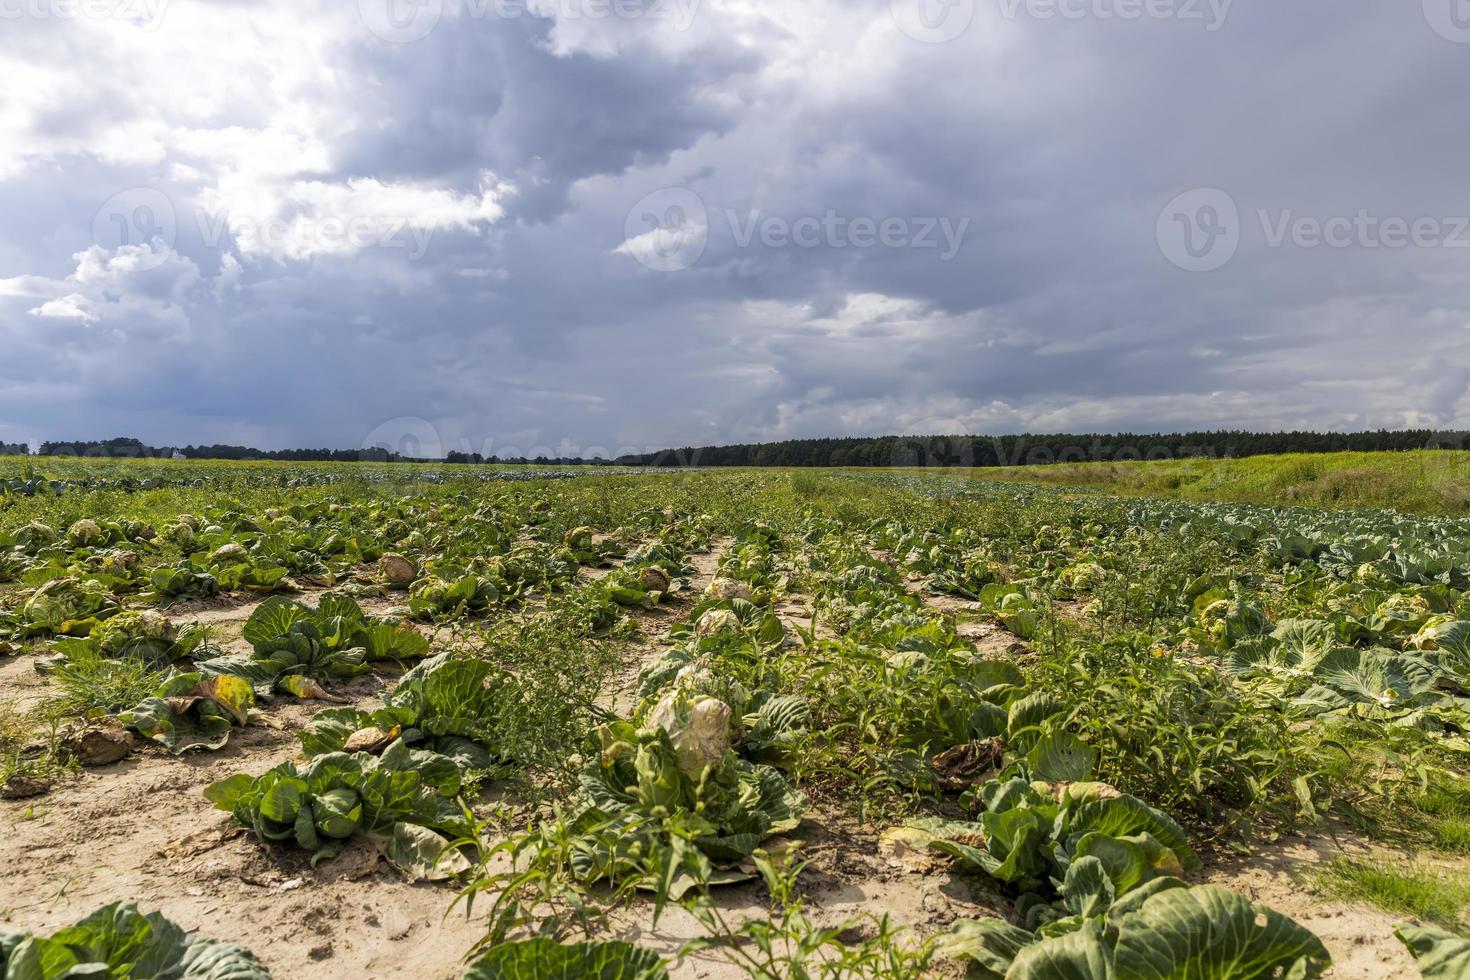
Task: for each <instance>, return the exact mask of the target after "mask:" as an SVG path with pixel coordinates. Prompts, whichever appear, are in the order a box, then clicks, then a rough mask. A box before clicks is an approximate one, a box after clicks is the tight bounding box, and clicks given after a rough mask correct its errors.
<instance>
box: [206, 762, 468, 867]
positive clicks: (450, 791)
mask: <svg viewBox="0 0 1470 980" xmlns="http://www.w3.org/2000/svg"><path fill="white" fill-rule="evenodd" d="M459 786H460V776H459V769H458V767H457V766H456V765H455V764H454V762H453V761H452V760H450V759H447V758H445V757H444V756H439V755H435V754H434V753H431V752H425V751H421V750H414V749H410V748H409V747H408V746H407V745H406V744H404V743H403V742H401V741H399V742H396V743H394V744H393V745H392V746H390V747H389V748H388V749H386V750H385V751H384V752H383V754H382V755H381V756H372V755H369V754H368V753H365V752H358V753H352V754H349V753H345V752H333V753H328V754H326V755H320V756H317V757H316V758H315V759H313V760H311V762H309V763H307V764H306V765H305V766H302V767H300V768H298V767H297V766H296V764H294V763H290V762H287V763H283V764H282V765H280V766H277V767H276V768H274V769H272V770H271V771H270V772H267V773H265V774H264V775H262V776H259V777H254V776H249V775H245V774H240V775H236V776H231V777H230V778H228V779H224V780H221V781H219V782H217V783H213V784H211V785H210V786H209V787H208V788H207V789H206V790H205V793H204V795H205V798H206V799H208V800H209V801H210V802H212V803H213V804H214V805H215V806H216V807H218V808H219V809H221V810H226V811H228V812H230V813H232V814H233V815H234V817H235V820H236V821H237V822H238V823H239V824H240V825H241V826H243V827H246V828H249V829H250V830H253V831H254V832H255V834H256V835H257V836H258V837H260V839H261V840H264V841H269V842H278V841H293V842H294V843H295V844H296V845H297V846H298V847H300V848H302V849H304V850H306V851H309V852H311V855H312V862H313V863H316V862H317V861H321V860H324V859H326V858H329V857H333V856H335V855H336V854H337V853H339V852H340V850H341V848H342V842H343V841H345V840H347V839H348V838H351V837H357V838H361V839H364V840H367V841H369V842H371V843H372V844H374V845H376V846H377V847H378V848H379V849H380V850H381V852H382V853H383V855H384V856H385V857H386V858H387V859H388V861H389V862H390V863H391V864H392V865H393V866H394V867H396V868H398V869H399V870H400V871H402V872H403V873H404V874H406V875H408V876H409V877H411V878H415V879H424V878H442V877H445V876H448V875H452V874H456V873H458V872H460V871H462V870H464V868H465V867H466V866H467V862H466V861H465V859H464V857H463V856H462V855H460V854H459V853H458V852H457V851H455V850H453V849H451V848H450V846H449V841H450V840H452V839H454V838H456V837H460V836H463V835H464V834H466V833H469V832H470V825H469V823H468V822H467V820H466V818H465V814H464V812H463V810H462V808H461V807H460V806H459V805H458V804H457V803H456V802H455V801H454V797H455V796H456V794H457V793H458V792H459ZM441 833H442V834H446V835H448V837H445V836H441Z"/></svg>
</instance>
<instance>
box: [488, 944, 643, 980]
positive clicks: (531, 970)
mask: <svg viewBox="0 0 1470 980" xmlns="http://www.w3.org/2000/svg"><path fill="white" fill-rule="evenodd" d="M668 976H669V971H668V970H667V969H666V968H665V967H664V965H663V961H662V960H660V959H659V957H658V954H657V953H655V952H653V951H652V950H649V949H645V948H643V947H641V946H634V945H632V944H631V943H624V942H590V943H575V944H569V945H563V944H561V943H558V942H556V941H555V940H552V939H525V940H521V941H520V942H508V943H501V944H500V945H498V946H494V947H492V948H491V949H490V951H489V952H487V953H486V954H485V955H484V956H482V957H480V958H479V959H478V960H476V961H475V962H474V963H472V964H471V965H470V968H469V969H468V970H466V971H465V974H464V980H582V978H587V980H668Z"/></svg>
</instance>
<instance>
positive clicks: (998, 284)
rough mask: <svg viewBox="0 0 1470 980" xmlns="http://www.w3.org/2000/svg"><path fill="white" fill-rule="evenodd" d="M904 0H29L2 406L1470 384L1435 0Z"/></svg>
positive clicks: (303, 409)
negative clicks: (919, 16) (383, 0)
mask: <svg viewBox="0 0 1470 980" xmlns="http://www.w3.org/2000/svg"><path fill="white" fill-rule="evenodd" d="M365 2H366V0H365ZM916 2H918V0H916ZM905 5H906V0H895V3H894V4H889V3H887V2H881V3H880V2H864V3H859V4H852V3H847V4H839V3H836V2H816V3H812V4H801V5H779V6H778V5H770V6H765V7H761V8H758V9H752V6H751V5H734V4H723V3H717V2H714V0H704V2H703V3H696V2H694V0H687V3H686V4H685V6H683V7H680V8H677V9H678V10H680V11H682V12H683V13H685V14H688V15H689V16H688V18H687V20H684V21H679V22H678V23H675V22H672V21H668V20H663V21H660V20H658V19H656V18H653V17H650V16H647V11H643V12H642V13H638V14H637V15H635V16H628V17H624V18H612V19H607V18H604V19H602V20H598V19H596V17H589V16H588V15H587V12H588V10H594V11H595V10H597V9H599V8H596V7H589V6H588V5H586V4H583V3H579V2H578V0H533V2H530V3H529V4H528V5H527V7H525V8H521V9H520V12H519V13H518V14H515V15H513V16H506V15H502V14H499V13H496V12H494V11H492V10H491V8H490V7H489V6H488V3H487V2H479V3H471V2H470V0H463V2H447V3H446V5H445V7H444V16H443V19H442V20H441V21H440V22H439V23H438V24H437V26H436V27H435V29H433V30H432V31H430V32H429V33H428V34H427V36H425V37H423V38H421V39H418V40H415V41H413V42H412V43H404V44H396V43H391V42H389V41H385V40H383V39H382V38H381V37H379V36H375V35H374V34H373V33H372V31H370V30H368V29H367V27H366V26H365V24H364V22H363V21H362V20H361V19H359V18H358V17H357V16H356V10H355V9H354V8H355V5H352V4H348V5H327V4H320V5H315V4H298V5H285V4H275V3H266V2H260V3H233V4H227V5H211V8H210V9H209V10H208V11H201V10H200V9H199V8H196V7H194V6H192V5H191V6H188V7H186V6H185V5H183V4H182V3H179V4H175V5H171V6H170V7H169V8H168V9H167V10H166V13H165V16H164V17H163V19H162V20H161V21H160V22H159V25H158V26H157V29H156V30H151V31H140V30H138V29H135V28H132V27H119V26H118V25H116V24H107V23H96V22H77V21H69V22H68V21H61V20H58V19H56V18H50V19H40V20H34V21H30V22H20V23H14V24H9V25H7V31H6V33H5V34H4V35H3V36H0V66H3V67H6V68H9V69H10V70H11V73H12V76H17V75H18V74H24V75H25V76H26V77H28V78H29V79H30V80H31V81H32V82H33V84H32V85H30V86H28V87H27V89H26V90H25V91H22V92H18V93H17V94H15V95H13V96H10V97H9V99H10V105H9V106H8V107H7V109H8V111H7V112H0V207H3V208H4V212H5V214H6V216H7V219H6V221H5V222H4V224H3V226H0V344H3V347H4V349H5V351H6V355H7V356H6V358H5V360H4V362H3V363H0V439H14V438H50V437H76V436H84V435H94V436H103V435H110V434H113V433H112V432H111V431H110V429H111V428H116V429H118V431H120V432H122V431H126V432H128V433H129V434H136V435H138V436H140V437H143V438H146V439H152V440H156V441H173V440H181V441H236V442H254V443H257V444H260V445H268V446H282V445H354V444H359V443H360V442H362V441H363V440H366V439H370V438H375V437H376V436H380V435H381V434H382V433H383V432H388V433H390V435H391V433H392V432H393V431H417V428H418V427H419V426H420V424H421V423H422V425H423V426H427V427H428V429H429V431H431V432H432V433H433V437H434V438H435V439H436V440H437V441H438V442H439V443H440V444H441V446H442V448H446V449H448V448H470V449H475V450H481V451H484V450H487V449H488V450H490V451H505V450H511V449H520V450H528V449H530V448H533V447H551V448H553V449H555V448H558V447H565V448H566V449H568V450H570V451H583V450H586V449H589V448H601V449H607V450H609V451H614V452H615V451H618V450H620V449H645V448H654V447H657V446H662V445H667V444H683V443H699V442H717V441H721V440H733V439H740V440H745V439H758V438H777V437H788V436H803V435H821V434H867V433H877V432H905V431H921V430H928V431H941V430H944V429H955V428H968V429H971V430H974V431H1016V430H1021V429H1032V430H1043V429H1051V430H1056V429H1073V430H1076V429H1094V428H1096V429H1135V430H1157V429H1173V428H1195V427H1201V426H1211V425H1220V426H1246V427H1260V428H1270V427H1278V426H1313V427H1336V428H1352V427H1362V426H1379V425H1384V426H1395V425H1402V424H1418V425H1444V426H1450V425H1459V426H1464V425H1466V424H1470V398H1467V394H1466V391H1467V384H1470V347H1467V342H1470V333H1467V329H1470V268H1467V263H1470V231H1467V232H1465V233H1464V234H1463V235H1458V236H1457V234H1456V231H1457V222H1458V221H1459V220H1460V219H1461V217H1462V216H1470V188H1466V187H1465V185H1464V181H1463V177H1462V173H1463V163H1462V162H1463V160H1464V159H1466V157H1467V150H1470V131H1467V130H1466V129H1465V127H1464V126H1462V125H1459V124H1458V123H1457V121H1456V120H1457V115H1458V113H1457V106H1458V103H1457V96H1456V93H1458V92H1460V91H1463V89H1464V83H1465V82H1466V81H1467V74H1470V44H1467V43H1458V42H1457V41H1454V40H1450V39H1448V38H1447V37H1445V36H1442V35H1441V33H1437V32H1436V30H1435V29H1434V27H1433V26H1432V23H1431V20H1430V19H1429V18H1427V17H1426V16H1425V15H1424V13H1423V11H1422V10H1421V7H1422V5H1421V4H1414V3H1410V4H1402V5H1394V6H1383V7H1377V8H1363V9H1356V8H1355V9H1351V10H1349V9H1348V8H1344V7H1343V6H1342V5H1341V4H1337V3H1330V2H1328V0H1303V2H1300V3H1294V4H1289V5H1287V4H1268V3H1264V2H1260V0H1254V2H1247V0H1236V2H1234V3H1233V4H1224V5H1223V6H1222V5H1221V4H1220V3H1216V4H1215V5H1214V6H1213V7H1212V6H1211V5H1209V4H1203V5H1200V8H1201V9H1204V10H1206V11H1216V12H1219V13H1223V15H1224V20H1223V22H1222V23H1218V24H1215V25H1214V26H1215V27H1217V29H1214V30H1211V29H1209V26H1210V25H1207V24H1205V23H1201V22H1197V21H1190V20H1186V19H1181V18H1179V17H1161V18H1153V19H1151V18H1147V17H1145V18H1142V19H1135V20H1129V19H1120V18H1118V17H1116V16H1112V17H1105V16H1104V15H1105V14H1108V13H1109V12H1116V11H1117V10H1118V9H1120V6H1119V4H1117V2H1116V0H1077V2H1074V3H1070V4H1064V5H1063V6H1064V7H1065V9H1066V10H1068V11H1072V12H1074V13H1077V14H1078V16H1075V17H1072V16H1068V17H1062V16H1047V14H1046V11H1047V10H1050V9H1053V8H1052V7H1046V6H1043V5H1038V4H1030V3H1027V2H1024V0H979V2H977V3H976V4H975V11H974V17H973V20H972V21H971V22H970V23H969V25H968V27H967V28H966V29H964V30H963V31H957V32H951V33H955V34H956V35H957V36H954V37H952V39H950V40H947V41H944V42H942V43H925V42H922V41H919V40H915V39H914V38H912V37H909V36H907V35H906V34H905V33H904V31H903V30H901V29H900V27H899V22H900V21H903V20H904V18H903V17H902V16H899V17H897V18H895V16H893V14H892V9H897V10H899V13H900V14H902V13H903V8H905ZM891 8H892V9H891ZM650 9H653V8H650ZM935 9H939V8H935ZM943 9H946V10H959V11H960V12H963V11H964V9H965V5H964V4H963V3H962V4H959V5H952V6H951V7H948V8H943ZM1012 10H1013V11H1014V13H1013V14H1011V13H1008V12H1009V11H1012ZM910 26H912V25H911V24H910ZM948 26H954V25H948ZM1441 27H1442V28H1443V25H1441ZM78 63H87V64H89V65H94V66H97V69H98V71H99V72H103V73H105V74H106V75H107V77H109V78H110V79H112V84H109V85H108V86H102V87H96V86H93V87H79V86H76V85H75V84H74V79H75V73H74V70H73V68H74V65H75V64H78ZM139 188H143V189H147V191H151V192H157V193H158V194H162V195H163V196H164V199H165V200H166V201H167V202H168V204H167V207H168V210H169V211H170V212H171V214H172V216H173V217H174V219H175V221H174V225H173V227H172V229H171V233H169V234H164V235H163V236H162V238H163V240H161V241H159V242H158V243H156V245H150V244H148V241H147V239H148V235H145V234H142V233H140V232H139V229H138V228H128V227H126V226H127V225H128V224H129V223H130V222H133V223H137V222H136V219H137V218H138V216H139V214H140V212H139V211H138V210H137V203H138V201H140V200H142V201H145V202H154V201H156V198H153V197H147V198H140V197H138V196H137V194H138V192H137V191H136V190H135V189H139ZM667 188H677V189H679V190H675V191H672V192H670V191H667V190H666V189H667ZM130 189H132V190H130ZM1200 189H1216V190H1217V191H1218V192H1223V195H1224V201H1225V202H1228V205H1229V206H1230V208H1231V209H1233V211H1234V213H1235V214H1236V215H1238V221H1237V222H1235V223H1233V224H1232V225H1231V227H1229V228H1228V229H1225V231H1226V232H1227V234H1224V235H1223V236H1221V237H1219V238H1218V240H1217V239H1214V238H1209V237H1207V235H1208V233H1209V231H1210V228H1211V227H1214V226H1213V225H1211V224H1210V222H1209V221H1207V220H1205V219H1209V218H1211V216H1212V215H1214V214H1215V212H1214V211H1208V210H1205V209H1203V205H1206V204H1208V205H1210V206H1212V207H1213V206H1214V205H1215V204H1216V203H1219V201H1220V200H1221V199H1220V197H1219V196H1218V195H1217V194H1216V191H1215V190H1207V191H1206V192H1205V193H1208V194H1211V195H1215V196H1209V197H1205V198H1201V197H1199V196H1198V194H1196V196H1194V197H1188V196H1186V197H1184V198H1182V199H1181V198H1180V195H1185V194H1187V193H1188V192H1199V191H1200ZM686 191H687V192H692V194H693V195H694V197H692V198H691V197H690V196H689V194H688V193H686ZM119 192H126V193H124V194H123V198H122V200H123V201H124V204H125V207H124V208H123V209H122V211H121V212H120V213H121V219H122V222H123V225H124V226H125V227H124V229H123V230H124V231H131V232H132V234H131V235H130V236H129V237H124V238H118V237H116V236H117V231H116V229H115V228H114V230H113V231H108V230H107V228H108V227H109V222H111V223H112V225H114V226H115V225H116V222H117V220H118V213H109V212H108V205H107V202H108V201H109V200H112V199H114V197H115V195H118V194H119ZM128 194H132V195H133V196H131V197H129V196H128ZM671 195H672V196H671ZM691 200H692V201H694V202H695V203H696V205H697V206H695V207H693V208H692V209H690V208H687V207H686V205H688V204H689V202H690V201H691ZM1176 200H1183V202H1184V203H1183V205H1179V207H1180V208H1182V211H1181V212H1180V213H1178V214H1173V215H1169V214H1164V212H1165V209H1166V206H1169V205H1170V204H1171V202H1175V201H1176ZM146 214H147V215H148V216H154V215H153V212H152V211H148V212H146ZM226 215H227V216H228V217H229V220H228V221H224V220H223V219H222V216H226ZM1161 215H1163V220H1162V221H1161ZM154 217H156V216H154ZM1181 217H1182V218H1183V219H1185V220H1186V221H1188V222H1191V223H1192V224H1191V230H1192V232H1193V233H1194V234H1195V235H1196V238H1195V239H1192V241H1197V242H1204V243H1206V244H1210V243H1213V244H1214V245H1215V246H1216V248H1217V249H1225V251H1218V250H1217V251H1208V250H1207V253H1206V254H1205V255H1204V258H1203V259H1199V258H1198V257H1195V258H1191V257H1190V255H1189V254H1187V253H1181V248H1182V245H1181V244H1180V241H1176V240H1174V239H1173V238H1171V237H1170V236H1171V234H1173V230H1174V229H1175V228H1176V227H1179V226H1178V225H1177V220H1178V219H1179V218H1181ZM1224 217H1225V218H1229V217H1230V215H1228V214H1227V215H1225V216H1224ZM650 221H652V222H653V223H652V224H649V222H650ZM885 221H888V222H896V224H893V225H892V227H891V228H890V231H892V232H893V235H894V238H893V242H891V243H884V242H877V243H874V242H872V241H867V242H866V243H864V236H863V234H862V232H861V228H862V223H863V222H869V223H871V225H872V226H873V227H874V228H875V229H876V228H877V227H878V226H880V225H882V223H883V222H885ZM1395 221H1398V222H1401V223H1402V224H1403V225H1404V226H1405V227H1406V228H1412V227H1415V226H1416V223H1417V224H1418V227H1419V228H1420V230H1421V231H1424V232H1425V233H1424V234H1423V235H1421V236H1419V240H1418V241H1417V243H1414V244H1409V245H1407V246H1393V245H1387V246H1385V245H1384V241H1385V238H1387V239H1388V240H1393V239H1394V238H1395V236H1394V234H1393V232H1394V231H1395V230H1396V229H1395V226H1394V225H1393V222H1395ZM1386 222H1387V223H1386ZM1426 222H1427V223H1426ZM1344 223H1345V224H1344ZM1465 223H1466V224H1467V225H1470V220H1467V221H1466V222H1465ZM931 224H932V225H934V226H935V227H936V228H943V229H947V231H948V238H946V236H945V234H944V233H942V232H939V231H935V232H933V239H934V241H935V242H936V243H937V244H936V245H935V246H934V247H930V246H928V245H922V246H921V245H918V244H916V242H915V238H916V237H919V233H920V232H921V231H922V230H923V229H924V228H925V227H926V226H928V225H931ZM140 227H141V225H140ZM1324 227H1331V228H1335V229H1336V230H1337V231H1338V232H1342V234H1343V235H1344V236H1345V237H1344V238H1343V241H1344V242H1345V244H1343V245H1341V246H1338V245H1334V244H1324V243H1323V242H1322V241H1320V239H1321V238H1322V235H1321V232H1322V229H1323V228H1324ZM99 228H100V229H102V230H100V231H99ZM814 228H815V229H816V230H815V231H813V230H812V229H814ZM1314 228H1315V229H1316V230H1317V232H1318V234H1317V236H1316V238H1314V237H1313V234H1312V232H1313V229H1314ZM1344 228H1346V229H1347V230H1346V231H1343V229H1344ZM803 229H804V230H805V231H806V232H810V233H811V235H813V236H814V237H813V238H809V239H807V238H802V236H801V232H802V230H803ZM166 230H167V229H166ZM1216 230H1219V229H1218V228H1217V229H1216ZM855 231H856V234H854V232H855ZM1385 232H1387V233H1388V234H1387V235H1386V236H1385ZM1161 234H1162V235H1163V236H1164V237H1163V239H1162V240H1161V238H1160V236H1161ZM109 236H111V237H109ZM252 236H253V237H252ZM868 237H869V239H871V238H872V237H873V235H872V234H870V235H869V236H868ZM798 239H800V240H798ZM1460 239H1463V243H1462V242H1461V241H1460ZM685 246H688V247H689V251H688V252H683V251H681V249H682V248H684V247H685ZM696 253H697V254H696ZM670 256H672V259H671V258H670ZM1216 260H1219V261H1216ZM1199 262H1203V263H1204V264H1207V265H1209V266H1210V268H1209V271H1186V269H1185V268H1181V267H1180V265H1181V264H1183V265H1190V264H1191V263H1196V264H1198V263H1199ZM650 266H652V267H650ZM671 266H672V270H671V269H670V267H671ZM99 427H101V428H109V427H110V428H109V431H107V432H103V431H101V430H100V428H99Z"/></svg>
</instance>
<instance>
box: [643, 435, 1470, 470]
mask: <svg viewBox="0 0 1470 980" xmlns="http://www.w3.org/2000/svg"><path fill="white" fill-rule="evenodd" d="M1465 448H1470V433H1466V432H1435V431H1431V430H1428V429H1416V430H1399V431H1389V430H1387V429H1380V430H1378V431H1376V432H1265V433H1262V432H1239V431H1221V432H1185V433H1171V434H1163V435H1159V434H1139V433H1129V432H1123V433H1116V434H1112V435H1096V434H1089V435H1014V436H884V437H881V438H876V439H795V440H788V441H785V442H773V443H756V444H751V445H743V446H719V447H713V448H702V449H697V448H692V447H690V448H684V449H675V450H667V451H665V452H661V453H650V454H646V455H641V456H623V457H619V458H618V460H617V462H618V463H621V464H623V465H628V466H838V467H843V466H851V467H875V466H884V467H886V466H940V467H965V466H1038V465H1046V464H1050V463H1068V462H1079V463H1080V462H1119V461H1123V460H1136V459H1186V458H1193V457H1215V458H1228V457H1242V456H1264V455H1274V454H1278V453H1336V452H1402V451H1406V450H1411V449H1465Z"/></svg>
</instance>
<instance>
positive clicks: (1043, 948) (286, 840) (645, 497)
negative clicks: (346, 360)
mask: <svg viewBox="0 0 1470 980" xmlns="http://www.w3.org/2000/svg"><path fill="white" fill-rule="evenodd" d="M1467 677H1470V521H1466V520H1461V519H1455V518H1449V517H1436V516H1433V515H1416V516H1408V515H1401V514H1396V513H1394V512H1390V511H1367V510H1343V511H1324V510H1313V509H1300V508H1299V509H1291V508H1279V509H1278V508H1268V507H1259V506H1249V505H1245V504H1230V503H1210V502H1191V503H1184V502H1180V501H1170V500H1151V499H1124V498H1119V497H1113V496H1109V495H1107V494H1105V493H1101V492H1097V491H1087V490H1077V489H1068V488H1063V487H1040V486H1033V485H1026V484H1021V483H987V482H984V481H982V480H978V479H970V478H963V477H958V476H950V475H945V474H943V473H940V472H935V473H932V474H931V473H910V472H873V471H869V472H865V473H844V472H836V471H799V472H798V471H759V470H726V471H718V472H716V471H708V472H676V473H652V472H648V473H645V472H638V471H622V470H616V471H615V470H611V469H576V468H567V469H560V470H535V469H529V468H519V469H516V468H505V469H497V468H491V467H473V468H471V467H428V466H394V467H388V466H373V465H369V464H338V465H334V464H311V465H306V464H301V465H297V464H220V465H212V464H203V463H185V464H175V463H168V462H147V461H137V462H129V463H126V464H121V463H119V464H113V463H107V462H99V461H87V462H82V461H76V462H73V463H66V462H60V461H58V462H56V463H54V464H53V465H51V466H49V467H48V468H47V469H46V471H45V472H43V473H38V472H36V471H33V470H31V469H29V467H28V465H27V464H26V463H24V462H22V461H20V460H0V814H3V825H4V827H5V828H6V833H5V834H4V835H3V838H0V867H3V868H4V871H3V875H4V879H3V880H4V883H5V887H4V888H3V889H0V896H3V898H0V909H3V914H0V977H5V978H22V977H24V978H51V977H64V976H66V977H69V976H83V975H86V976H93V975H97V976H110V977H136V978H143V977H169V978H191V980H196V978H197V980H203V978H218V980H224V978H231V980H250V978H262V977H276V978H292V977H303V978H304V977H318V976H322V975H324V974H326V973H328V972H329V971H334V972H336V973H339V974H340V975H342V976H352V977H359V976H361V977H427V978H439V977H443V978H457V977H467V978H480V980H484V978H501V977H515V978H529V977H607V978H613V977H618V978H634V977H640V978H659V977H666V976H673V977H711V978H719V977H746V976H750V977H763V978H786V977H799V978H800V977H830V978H837V977H874V978H879V977H881V978H890V977H891V978H900V977H928V976H940V977H961V976H969V977H981V978H999V977H1004V978H1024V980H1049V978H1059V977H1065V978H1085V980H1112V978H1117V980H1133V978H1156V980H1163V978H1179V980H1185V978H1188V980H1246V978H1257V977H1260V978H1266V977H1282V978H1305V977H1315V976H1324V975H1326V976H1334V977H1373V978H1377V977H1415V976H1421V975H1422V976H1423V977H1426V978H1459V977H1470V938H1466V937H1467V936H1470V907H1467V906H1470V680H1467Z"/></svg>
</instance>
